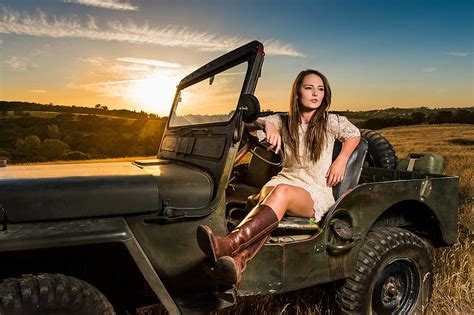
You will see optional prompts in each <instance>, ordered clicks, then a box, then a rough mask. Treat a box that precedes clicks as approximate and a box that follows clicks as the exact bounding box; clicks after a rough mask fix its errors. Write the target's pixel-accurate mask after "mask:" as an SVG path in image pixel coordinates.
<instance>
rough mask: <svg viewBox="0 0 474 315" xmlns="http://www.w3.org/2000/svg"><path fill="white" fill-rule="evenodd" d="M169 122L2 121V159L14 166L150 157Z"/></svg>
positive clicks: (69, 117)
mask: <svg viewBox="0 0 474 315" xmlns="http://www.w3.org/2000/svg"><path fill="white" fill-rule="evenodd" d="M165 123H166V119H149V118H145V117H141V118H139V119H120V118H113V119H110V118H107V117H99V116H96V115H75V114H71V113H63V114H59V115H57V116H56V117H54V118H40V117H21V116H20V117H16V118H8V117H3V118H1V119H0V135H1V136H0V156H2V157H6V158H8V159H9V160H10V161H11V162H14V163H15V162H17V163H18V162H43V161H55V160H82V159H91V158H112V157H126V156H151V155H154V154H156V153H157V152H158V148H159V144H160V141H161V138H162V136H163V131H164V126H165Z"/></svg>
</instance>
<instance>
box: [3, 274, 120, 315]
mask: <svg viewBox="0 0 474 315" xmlns="http://www.w3.org/2000/svg"><path fill="white" fill-rule="evenodd" d="M0 314H2V315H3V314H5V315H20V314H55V315H58V314H77V315H95V314H101V315H102V314H106V315H112V314H115V312H114V309H113V307H112V305H111V304H110V302H109V301H108V300H107V299H106V297H105V296H104V295H103V294H102V293H101V292H100V291H99V290H98V289H97V288H95V287H93V286H92V285H90V284H88V283H87V282H85V281H82V280H79V279H77V278H73V277H68V276H64V275H60V274H54V275H51V274H39V275H36V276H33V275H24V276H22V277H21V278H18V279H13V278H11V279H5V280H3V281H2V282H1V283H0Z"/></svg>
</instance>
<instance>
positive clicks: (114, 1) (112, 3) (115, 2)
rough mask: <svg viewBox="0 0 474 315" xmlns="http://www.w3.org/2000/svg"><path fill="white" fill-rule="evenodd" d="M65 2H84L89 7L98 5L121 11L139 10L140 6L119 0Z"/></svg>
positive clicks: (76, 1) (66, 1)
mask: <svg viewBox="0 0 474 315" xmlns="http://www.w3.org/2000/svg"><path fill="white" fill-rule="evenodd" d="M64 2H65V3H76V4H83V5H86V6H89V7H97V8H104V9H112V10H121V11H138V7H137V6H135V5H133V4H130V3H128V2H120V1H119V0H64Z"/></svg>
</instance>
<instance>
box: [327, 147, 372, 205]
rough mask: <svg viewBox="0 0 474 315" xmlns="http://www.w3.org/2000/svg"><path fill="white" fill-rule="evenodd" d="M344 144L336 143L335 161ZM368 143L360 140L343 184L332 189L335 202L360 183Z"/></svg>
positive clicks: (348, 163) (349, 163)
mask: <svg viewBox="0 0 474 315" xmlns="http://www.w3.org/2000/svg"><path fill="white" fill-rule="evenodd" d="M341 149H342V143H341V142H340V141H338V140H336V141H335V142H334V149H333V151H332V160H333V161H334V160H335V159H336V158H337V156H338V155H339V152H341ZM367 149H368V143H367V140H365V139H364V138H361V139H360V142H359V145H358V146H357V148H355V150H354V152H352V154H351V156H350V158H349V161H348V162H347V166H346V172H345V174H344V178H343V180H342V182H340V183H339V184H337V185H336V186H334V187H333V189H332V194H333V196H334V200H337V199H339V197H341V196H342V194H343V193H345V192H346V191H348V190H350V189H352V188H354V187H355V186H356V185H357V183H358V182H359V178H360V174H361V172H362V167H363V166H364V161H365V155H366V154H367Z"/></svg>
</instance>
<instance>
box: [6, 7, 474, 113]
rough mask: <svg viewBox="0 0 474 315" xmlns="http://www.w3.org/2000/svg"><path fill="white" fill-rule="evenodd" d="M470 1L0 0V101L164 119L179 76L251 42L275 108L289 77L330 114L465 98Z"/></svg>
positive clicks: (263, 93) (469, 80)
mask: <svg viewBox="0 0 474 315" xmlns="http://www.w3.org/2000/svg"><path fill="white" fill-rule="evenodd" d="M473 12H474V1H472V0H468V1H463V0H456V1H452V0H444V1H438V0H426V1H419V0H398V1H391V0H386V1H357V0H353V1H351V0H331V1H330V0H311V1H297V0H296V1H290V0H288V1H283V0H239V1H237V0H236V1H233V0H220V1H219V0H213V1H209V0H186V1H182V0H176V1H171V0H169V1H158V0H156V1H152V0H40V1H33V0H31V1H29V0H2V1H1V2H0V100H9V101H13V100H18V101H30V102H38V103H54V104H64V105H83V106H94V105H95V104H102V105H105V106H108V108H110V109H116V108H128V109H131V110H144V111H146V112H151V113H158V114H160V115H167V114H168V112H169V108H170V106H171V101H172V96H173V95H174V92H175V86H176V84H177V83H178V82H179V80H180V79H181V78H183V77H184V76H185V75H186V74H188V73H189V72H191V71H193V70H195V69H196V68H197V67H199V66H200V65H202V64H204V63H206V62H207V61H210V60H211V59H213V58H215V57H217V56H219V55H221V54H223V53H225V52H227V51H230V50H232V49H234V48H237V47H238V46H240V45H242V44H245V43H246V42H249V41H251V40H254V39H256V40H259V41H261V42H263V43H264V45H265V51H266V56H265V62H264V66H263V73H262V77H261V78H260V81H259V86H258V88H257V91H256V95H257V97H258V98H259V99H260V102H261V104H262V108H263V109H273V110H286V109H287V103H288V95H289V88H290V86H291V83H292V81H293V79H294V77H295V76H296V74H297V73H298V72H299V71H300V70H303V69H307V68H314V69H318V70H320V71H322V72H323V73H325V74H326V76H327V77H328V78H329V81H330V83H331V87H332V90H333V105H332V109H333V110H346V109H349V110H367V109H381V108H387V107H418V106H428V107H451V106H454V107H466V106H473V105H474V92H473V90H474V59H473V53H474V48H473V45H474V40H473V38H474V26H473Z"/></svg>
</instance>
